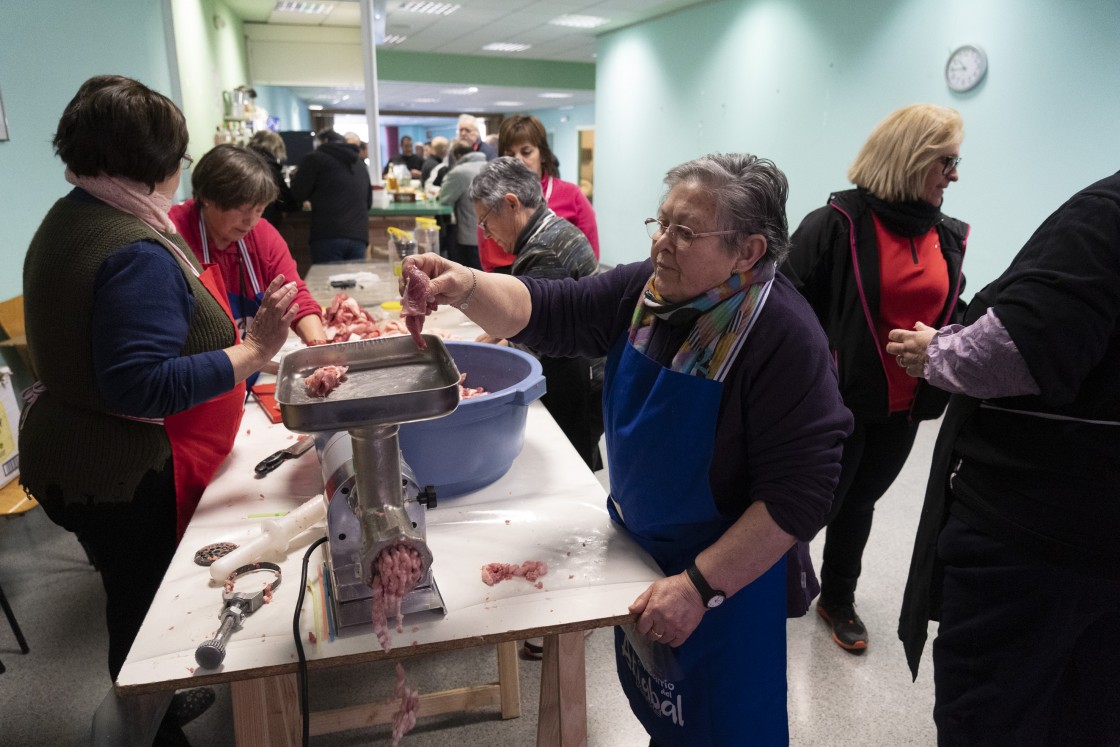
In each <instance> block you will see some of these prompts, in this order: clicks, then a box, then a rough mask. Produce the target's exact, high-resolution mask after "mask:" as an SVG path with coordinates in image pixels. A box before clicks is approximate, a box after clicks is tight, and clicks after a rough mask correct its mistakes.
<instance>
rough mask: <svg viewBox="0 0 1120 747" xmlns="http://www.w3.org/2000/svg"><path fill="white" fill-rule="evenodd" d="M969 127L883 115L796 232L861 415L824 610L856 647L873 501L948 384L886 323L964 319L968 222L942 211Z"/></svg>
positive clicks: (917, 111)
mask: <svg viewBox="0 0 1120 747" xmlns="http://www.w3.org/2000/svg"><path fill="white" fill-rule="evenodd" d="M963 139H964V129H963V123H962V120H961V116H960V114H959V113H957V112H956V111H955V110H953V109H949V108H946V107H941V106H934V105H931V104H913V105H911V106H906V107H903V108H901V109H898V110H897V111H894V112H892V113H891V114H890V115H888V116H887V117H886V119H884V120H883V121H882V122H880V123H879V124H878V125H877V126H876V127H875V129H874V130H873V131H872V132H871V135H870V136H869V137H868V139H867V142H866V143H864V145H863V148H862V149H861V150H860V152H859V155H857V156H856V160H855V162H854V163H853V164H852V166H851V168H850V169H848V179H849V180H850V181H851V182H852V183H853V184H854V185H855V189H849V190H845V191H842V192H836V193H834V194H832V195H831V196H829V198H828V204H827V205H825V206H824V207H822V208H818V209H817V210H814V211H813V212H811V213H809V215H807V216H806V217H805V219H804V220H803V221H802V223H801V225H800V227H798V229H797V231H795V232H794V234H793V237H792V238H793V249H792V250H791V251H790V254H789V257H788V258H787V260H786V261H785V263H784V264H783V266H782V272H783V273H784V274H785V275H786V276H787V277H788V278H789V279H790V280H792V281H793V283H794V285H795V286H796V287H797V289H798V290H800V291H801V293H802V294H803V295H804V296H805V297H806V299H808V301H809V303H810V304H811V305H812V306H813V309H814V311H815V312H816V314H817V318H818V319H819V320H820V322H821V326H822V327H824V330H825V332H826V333H827V335H828V341H829V346H830V347H831V349H832V352H833V356H834V357H835V358H836V361H837V364H838V366H839V373H840V391H841V393H842V394H843V396H844V404H845V405H847V406H848V409H850V410H851V411H852V414H853V415H854V416H855V430H854V432H853V433H852V435H851V437H850V438H849V439H848V440H847V442H845V446H844V457H843V462H842V467H843V469H842V472H841V475H840V483H839V485H838V486H837V488H836V494H835V498H834V500H833V505H832V510H831V511H830V512H829V515H828V517H827V522H828V529H827V534H826V538H825V547H824V563H823V566H822V568H821V596H820V600H819V601H818V602H817V613H818V614H819V615H820V616H821V618H822V619H823V620H824V621H825V622H826V623H827V624H828V625H829V627H830V629H831V631H830V632H831V634H832V638H833V640H834V641H835V642H836V644H837V645H838V646H840V647H841V648H843V649H845V650H847V651H850V652H852V653H857V654H858V653H862V652H863V651H865V650H866V649H867V646H868V633H867V628H866V627H865V626H864V624H863V621H862V620H860V617H859V615H858V614H856V611H855V591H856V584H857V582H858V581H859V576H860V571H861V563H862V557H863V549H864V547H865V546H866V545H867V538H868V536H869V535H870V533H871V522H872V517H873V515H874V511H875V503H876V501H878V500H879V498H880V497H881V496H882V495H883V494H884V493H885V492H886V491H887V488H889V487H890V485H891V483H892V482H894V479H895V477H897V476H898V473H899V471H900V470H901V469H902V465H903V463H904V462H905V461H906V457H907V456H908V455H909V454H910V449H911V447H912V446H913V444H914V436H915V435H916V434H917V428H918V422H919V421H921V420H928V419H931V418H936V417H938V416H939V415H940V414H941V412H942V410H944V408H945V403H946V402H947V400H948V394H946V393H944V392H942V391H941V390H938V389H935V388H933V387H932V386H930V385H929V384H928V383H926V382H924V381H921V380H918V379H913V378H911V377H909V376H907V374H906V371H905V369H903V368H901V367H900V366H899V365H897V363H896V361H895V360H894V359H893V358H892V357H891V356H890V355H888V354H887V352H886V350H885V345H886V344H887V342H888V339H887V335H888V333H889V332H890V331H891V330H892V329H895V328H903V329H911V328H913V327H914V325H915V324H916V323H918V322H921V323H923V324H927V325H929V326H932V327H935V328H939V327H942V326H944V325H946V324H949V323H951V322H955V321H957V320H958V317H959V313H960V311H961V310H962V309H963V307H961V308H958V304H959V297H960V292H961V290H962V288H963V286H964V276H963V275H962V274H961V265H962V263H963V260H964V251H965V244H966V242H967V239H968V231H969V227H968V225H967V224H965V223H962V222H961V221H959V220H955V219H953V218H950V217H948V216H947V215H945V214H944V213H942V212H941V204H942V201H943V198H944V194H945V190H946V189H947V188H948V187H949V185H951V184H952V183H953V182H955V181H957V178H958V174H957V167H958V166H959V164H960V162H961V142H962V140H963Z"/></svg>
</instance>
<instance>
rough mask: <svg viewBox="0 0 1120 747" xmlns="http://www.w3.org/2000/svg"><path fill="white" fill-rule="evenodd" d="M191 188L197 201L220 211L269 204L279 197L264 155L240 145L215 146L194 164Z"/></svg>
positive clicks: (278, 191)
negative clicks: (209, 204)
mask: <svg viewBox="0 0 1120 747" xmlns="http://www.w3.org/2000/svg"><path fill="white" fill-rule="evenodd" d="M191 187H192V188H193V189H194V198H195V200H205V201H206V202H210V203H213V204H214V205H215V206H216V207H217V208H218V209H219V210H233V209H234V208H239V207H242V206H245V205H269V204H271V203H273V202H275V201H276V198H277V197H279V196H280V188H279V187H277V186H276V180H275V179H274V178H273V176H272V168H271V167H270V166H269V165H268V162H267V161H265V160H264V156H262V155H261V154H260V153H257V152H256V151H252V150H249V149H248V148H243V147H241V146H240V145H216V146H214V148H213V149H211V150H210V151H208V152H207V153H206V155H204V156H203V157H202V158H201V159H200V160H199V162H198V164H196V165H195V167H194V172H193V173H192V174H191Z"/></svg>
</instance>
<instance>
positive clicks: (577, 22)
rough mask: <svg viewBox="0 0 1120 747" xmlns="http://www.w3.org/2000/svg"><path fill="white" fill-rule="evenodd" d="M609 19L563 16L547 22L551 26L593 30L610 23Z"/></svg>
mask: <svg viewBox="0 0 1120 747" xmlns="http://www.w3.org/2000/svg"><path fill="white" fill-rule="evenodd" d="M610 22H611V19H609V18H600V17H599V16H580V15H564V16H557V17H556V18H553V19H552V20H551V21H549V23H550V24H552V25H553V26H568V27H570V28H573V29H593V28H596V27H598V26H602V25H603V24H606V23H610Z"/></svg>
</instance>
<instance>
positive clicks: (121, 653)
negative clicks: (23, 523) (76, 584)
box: [19, 75, 298, 679]
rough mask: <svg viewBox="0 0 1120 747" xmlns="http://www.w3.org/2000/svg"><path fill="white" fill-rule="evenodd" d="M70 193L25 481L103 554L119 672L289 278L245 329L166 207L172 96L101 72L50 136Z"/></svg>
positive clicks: (181, 130) (26, 447)
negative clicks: (243, 332) (242, 334)
mask: <svg viewBox="0 0 1120 747" xmlns="http://www.w3.org/2000/svg"><path fill="white" fill-rule="evenodd" d="M54 148H55V152H56V153H57V154H58V155H59V157H60V158H61V159H62V161H63V163H65V165H66V179H67V181H69V182H70V183H71V184H73V185H74V189H73V190H71V191H70V192H69V193H68V194H67V195H65V196H64V197H62V198H61V199H59V200H58V201H57V202H56V203H55V204H54V206H53V207H52V208H51V209H50V212H48V213H47V215H46V217H45V218H44V219H43V222H42V223H41V224H40V226H39V230H38V231H37V232H36V233H35V236H34V238H33V239H32V240H31V246H30V247H29V248H28V250H27V256H26V258H25V260H24V266H23V294H24V313H25V318H26V322H27V344H28V348H29V350H30V353H31V359H32V362H33V364H34V369H35V373H36V375H37V376H38V377H39V381H38V382H36V385H35V387H34V388H33V389H32V390H31V391H33V392H34V396H28V397H27V399H28V400H29V401H28V402H27V404H26V405H25V407H24V410H23V417H24V423H23V427H22V428H21V429H20V434H19V450H20V462H21V463H20V468H21V469H20V482H21V483H22V484H23V487H24V490H26V491H27V492H28V494H30V495H32V496H33V497H34V498H36V499H37V500H38V501H39V502H40V503H41V504H42V505H43V508H44V509H45V510H46V512H47V515H48V516H49V517H50V518H51V520H52V521H54V522H55V523H56V524H59V525H60V526H62V527H64V528H65V529H67V530H69V531H71V532H74V533H75V534H76V535H77V536H78V539H79V540H81V542H82V544H83V545H85V546H86V548H87V549H88V550H89V552H90V554H91V555H92V557H93V560H94V564H95V565H96V566H97V570H98V572H99V573H100V574H101V580H102V583H103V584H104V586H105V593H106V616H107V618H108V628H109V657H108V658H109V675H110V677H112V678H113V679H116V677H117V674H118V673H119V672H120V669H121V666H122V665H123V664H124V661H125V657H126V656H127V655H128V650H129V648H130V647H131V645H132V641H133V639H134V638H135V637H136V633H137V631H138V630H139V629H140V624H141V623H142V622H143V620H144V615H145V613H146V612H147V610H148V605H149V603H150V602H151V600H152V598H153V597H154V596H155V593H156V590H157V589H158V587H159V584H160V580H161V578H162V577H163V573H164V571H165V570H166V569H167V566H168V564H169V563H170V561H171V557H172V555H174V553H175V547H176V545H177V544H178V541H179V538H180V537H182V533H183V530H184V529H185V527H186V525H187V521H188V520H189V519H190V517H191V514H192V513H193V512H194V508H195V506H196V505H197V503H198V499H199V498H200V497H201V495H202V490H203V488H205V486H206V484H207V483H208V482H209V481H210V479H211V477H213V475H214V473H215V472H216V471H217V469H218V467H219V466H220V465H221V463H222V460H223V459H224V458H225V457H226V455H228V454H229V451H230V449H231V448H232V446H233V440H234V437H235V435H236V434H237V429H238V425H239V424H240V422H241V411H242V408H243V406H244V405H243V403H244V400H245V385H244V381H245V379H246V377H248V376H249V375H250V374H251V373H253V372H254V371H257V370H258V369H260V367H261V366H262V365H264V364H265V363H266V362H267V361H268V360H270V359H271V358H272V357H273V356H274V355H275V354H276V353H277V352H278V351H279V350H280V347H281V345H283V343H284V340H285V339H286V338H287V335H288V326H289V325H290V324H291V322H292V319H293V318H294V316H295V315H296V313H297V311H298V308H297V306H296V305H294V304H292V300H293V299H294V298H295V293H296V287H295V283H293V282H286V281H285V278H283V277H277V278H275V279H273V280H272V282H271V283H269V285H268V287H267V288H266V289H265V291H264V294H263V296H262V299H261V306H260V309H259V310H258V311H257V314H256V317H255V318H254V320H253V323H252V324H251V325H250V326H249V329H248V331H247V333H246V335H245V338H244V339H243V340H242V339H240V337H239V335H238V331H237V327H236V325H235V324H234V321H233V317H232V316H231V314H230V309H229V305H228V302H227V299H226V292H225V289H224V287H223V285H222V282H221V275H220V274H218V272H217V270H216V269H215V268H212V267H211V268H208V269H203V268H202V267H200V266H199V264H198V262H197V261H196V260H195V258H194V255H193V253H192V252H191V250H190V248H189V247H188V246H187V245H186V243H185V242H184V241H183V239H182V237H181V236H180V235H179V233H178V232H177V231H176V230H175V224H174V223H172V221H171V218H170V217H169V216H168V210H169V209H170V207H171V200H172V198H173V196H174V195H175V192H176V190H177V188H178V186H179V179H180V168H181V163H182V161H183V159H184V154H185V153H186V149H187V125H186V121H185V120H184V118H183V114H182V112H180V111H179V109H178V108H177V107H176V106H175V104H174V103H172V102H171V100H170V99H168V98H167V97H165V96H163V95H162V94H159V93H157V92H155V91H153V90H151V89H150V88H148V87H147V86H145V85H143V84H141V83H139V82H137V81H135V80H131V79H129V78H123V77H120V76H112V75H103V76H97V77H94V78H90V79H89V80H87V81H86V82H85V83H84V84H82V86H81V88H80V89H79V90H78V93H77V95H76V96H75V97H74V98H73V99H72V100H71V101H70V103H69V104H68V105H67V107H66V109H65V111H64V112H63V114H62V118H61V120H60V121H59V123H58V130H57V133H56V134H55V137H54Z"/></svg>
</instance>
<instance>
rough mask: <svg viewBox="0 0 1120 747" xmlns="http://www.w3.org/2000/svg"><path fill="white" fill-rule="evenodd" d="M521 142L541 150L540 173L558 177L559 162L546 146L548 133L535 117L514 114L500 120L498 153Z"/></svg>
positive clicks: (507, 151)
mask: <svg viewBox="0 0 1120 747" xmlns="http://www.w3.org/2000/svg"><path fill="white" fill-rule="evenodd" d="M521 143H529V144H530V145H532V146H533V147H535V148H536V149H537V150H539V151H540V152H541V174H542V175H543V176H554V177H556V178H559V177H560V169H559V164H560V162H559V161H558V160H556V156H555V155H553V153H552V148H550V147H548V133H547V132H545V129H544V125H543V124H541V121H540V120H539V119H537V118H536V117H532V116H529V115H528V114H515V115H514V116H512V117H506V118H505V119H503V120H502V124H501V127H499V128H498V155H499V156H505V155H508V154H509V151H510V150H512V149H513V148H516V147H517V146H518V145H520V144H521Z"/></svg>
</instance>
